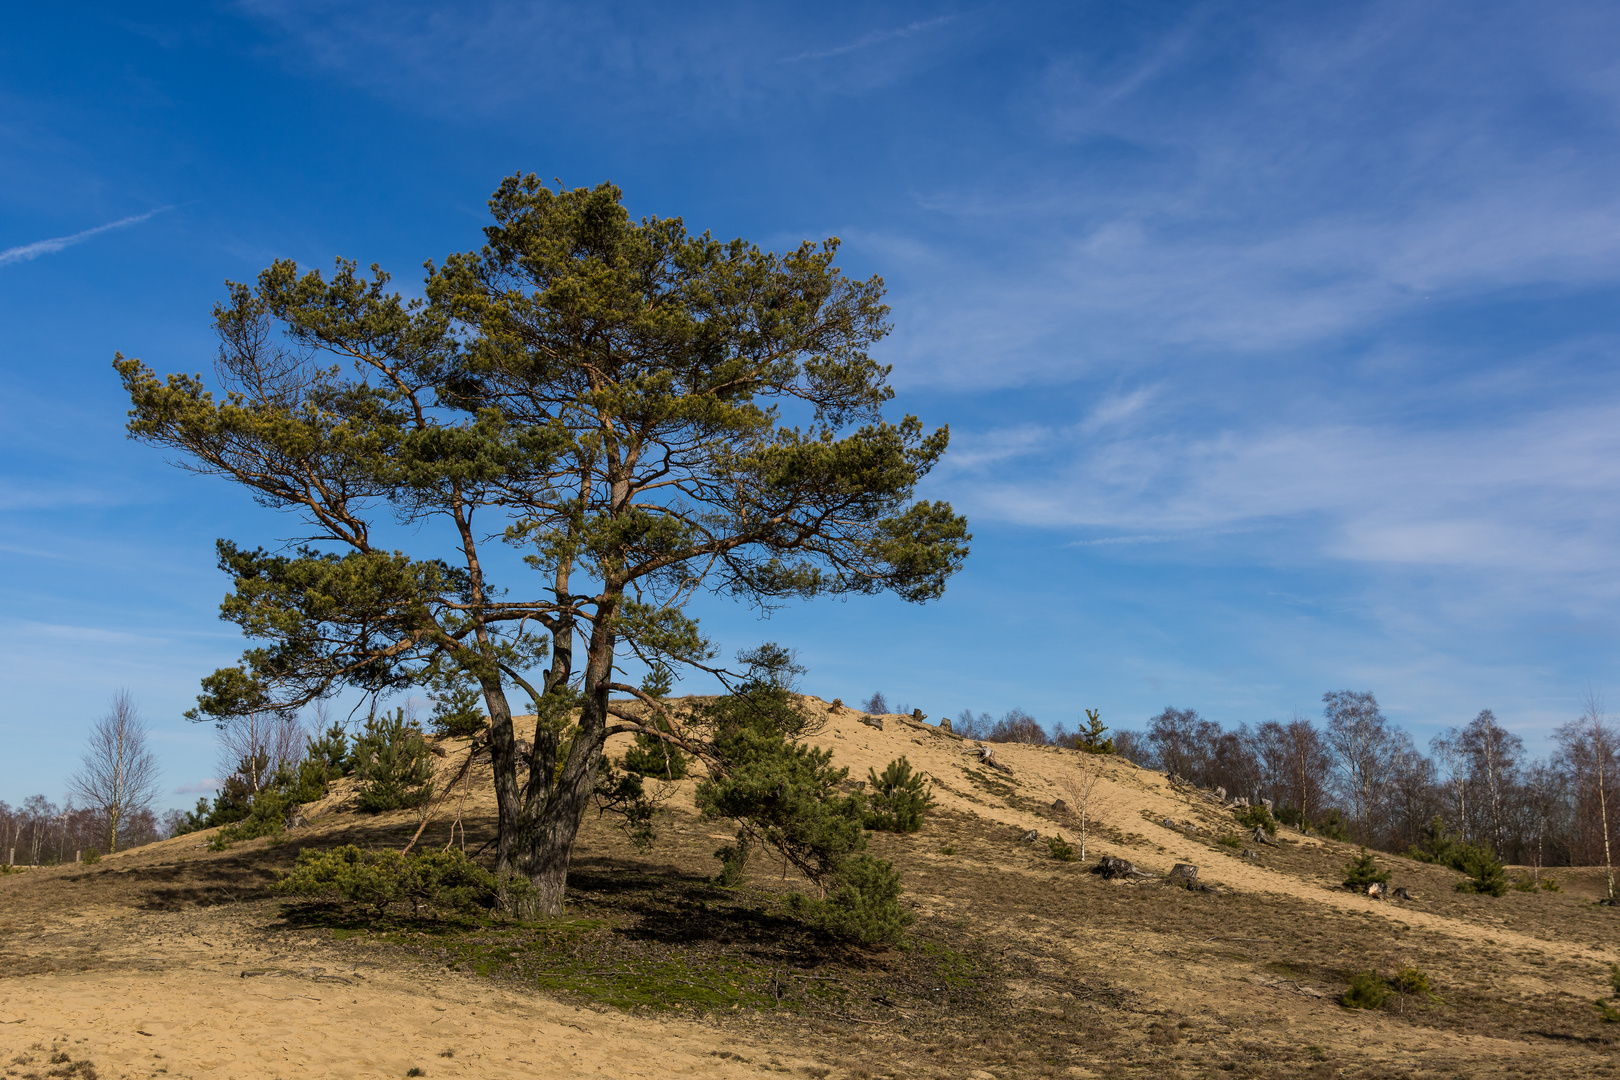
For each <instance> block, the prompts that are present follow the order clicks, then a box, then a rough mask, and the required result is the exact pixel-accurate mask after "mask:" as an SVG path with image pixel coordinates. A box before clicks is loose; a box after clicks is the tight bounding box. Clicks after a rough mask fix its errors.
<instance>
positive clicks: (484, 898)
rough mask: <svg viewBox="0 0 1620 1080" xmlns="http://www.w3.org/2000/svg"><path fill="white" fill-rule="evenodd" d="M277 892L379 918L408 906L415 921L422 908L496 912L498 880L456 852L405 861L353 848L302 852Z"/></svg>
mask: <svg viewBox="0 0 1620 1080" xmlns="http://www.w3.org/2000/svg"><path fill="white" fill-rule="evenodd" d="M275 888H276V891H277V892H281V893H284V894H287V895H290V896H298V897H302V898H304V899H306V900H324V901H332V902H336V903H339V904H343V905H345V906H353V907H360V908H369V909H370V910H371V911H372V912H374V913H376V914H378V915H380V914H382V913H383V912H385V911H387V910H388V909H389V908H390V907H393V906H394V905H397V904H404V903H407V902H408V903H409V904H410V905H411V911H412V914H415V915H420V914H421V913H422V910H423V908H428V909H430V910H449V911H458V912H472V911H477V910H480V909H483V908H489V907H492V906H494V903H495V900H496V893H497V883H496V880H495V875H494V874H492V873H490V872H489V871H488V870H485V869H484V868H483V867H482V866H479V865H478V864H477V863H475V862H473V861H472V860H471V859H469V858H468V857H467V855H466V853H465V852H462V851H459V850H457V849H455V848H451V849H450V850H448V851H424V852H422V853H421V854H419V855H401V854H400V853H399V852H397V851H365V850H362V849H361V848H358V847H356V846H354V845H353V844H345V845H344V846H342V847H337V848H332V849H331V850H329V851H318V850H315V849H313V848H305V849H303V850H302V851H300V852H299V853H298V859H297V861H296V862H295V863H294V864H293V868H292V870H290V871H288V872H287V873H286V874H285V875H283V876H282V878H281V880H280V881H278V882H276V885H275Z"/></svg>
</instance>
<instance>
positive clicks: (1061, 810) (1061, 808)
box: [1047, 799, 1069, 817]
mask: <svg viewBox="0 0 1620 1080" xmlns="http://www.w3.org/2000/svg"><path fill="white" fill-rule="evenodd" d="M1047 809H1049V810H1051V811H1052V813H1054V814H1056V815H1058V816H1059V817H1063V816H1064V815H1066V814H1067V813H1068V812H1069V804H1068V803H1066V802H1064V801H1063V800H1062V799H1057V800H1056V801H1054V802H1053V803H1052V805H1051V806H1049V807H1048V808H1047Z"/></svg>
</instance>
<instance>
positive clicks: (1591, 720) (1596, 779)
mask: <svg viewBox="0 0 1620 1080" xmlns="http://www.w3.org/2000/svg"><path fill="white" fill-rule="evenodd" d="M1555 737H1556V738H1557V739H1558V742H1559V744H1560V745H1561V746H1562V747H1563V754H1562V757H1563V758H1564V761H1565V763H1566V766H1565V767H1566V769H1567V771H1568V772H1569V773H1570V774H1571V775H1572V776H1573V777H1574V780H1575V801H1576V825H1577V828H1578V829H1579V830H1580V831H1581V832H1583V833H1585V834H1587V836H1588V837H1590V834H1591V833H1592V832H1593V831H1594V830H1593V824H1594V823H1593V821H1592V819H1593V818H1594V817H1596V819H1597V820H1596V822H1595V825H1596V830H1595V831H1596V832H1597V833H1599V835H1601V837H1602V840H1603V868H1604V871H1605V876H1606V878H1607V881H1608V889H1609V898H1610V899H1613V898H1614V854H1613V850H1612V847H1611V844H1610V836H1611V835H1612V833H1613V829H1612V827H1611V826H1610V823H1609V796H1610V795H1611V794H1613V792H1611V791H1610V790H1609V789H1610V787H1611V785H1613V784H1614V783H1615V779H1616V777H1615V770H1616V761H1615V750H1616V744H1617V740H1616V736H1615V730H1614V726H1613V725H1612V724H1610V723H1609V720H1608V717H1606V716H1604V715H1603V702H1602V700H1601V699H1599V697H1598V696H1597V693H1596V692H1595V691H1592V690H1588V691H1587V692H1586V707H1585V709H1584V710H1583V711H1582V713H1581V716H1580V719H1578V720H1576V721H1575V722H1574V723H1570V724H1565V725H1564V726H1563V727H1561V728H1559V729H1558V730H1557V732H1556V733H1555ZM1594 811H1595V812H1596V813H1595V814H1594Z"/></svg>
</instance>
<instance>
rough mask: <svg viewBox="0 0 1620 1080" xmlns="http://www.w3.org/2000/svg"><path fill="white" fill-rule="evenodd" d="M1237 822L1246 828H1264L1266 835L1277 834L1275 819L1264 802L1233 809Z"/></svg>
mask: <svg viewBox="0 0 1620 1080" xmlns="http://www.w3.org/2000/svg"><path fill="white" fill-rule="evenodd" d="M1233 813H1234V814H1235V815H1236V816H1237V820H1238V824H1239V825H1242V826H1243V827H1244V828H1246V829H1254V828H1261V829H1265V830H1266V835H1267V836H1276V835H1277V819H1276V818H1274V817H1272V816H1271V811H1270V810H1267V809H1266V807H1265V804H1264V803H1257V804H1256V805H1254V806H1250V807H1248V808H1247V809H1243V810H1234V811H1233Z"/></svg>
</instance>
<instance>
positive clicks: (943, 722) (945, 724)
mask: <svg viewBox="0 0 1620 1080" xmlns="http://www.w3.org/2000/svg"><path fill="white" fill-rule="evenodd" d="M939 730H941V731H950V730H951V718H950V717H948V716H942V717H940V718H939Z"/></svg>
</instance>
